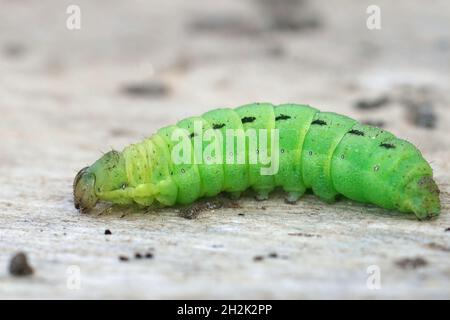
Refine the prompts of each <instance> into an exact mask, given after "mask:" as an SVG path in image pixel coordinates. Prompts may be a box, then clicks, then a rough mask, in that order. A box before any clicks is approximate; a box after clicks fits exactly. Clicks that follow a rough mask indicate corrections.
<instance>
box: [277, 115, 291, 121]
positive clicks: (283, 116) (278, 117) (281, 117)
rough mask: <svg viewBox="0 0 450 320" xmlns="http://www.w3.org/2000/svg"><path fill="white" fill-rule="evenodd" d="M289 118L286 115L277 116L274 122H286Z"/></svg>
mask: <svg viewBox="0 0 450 320" xmlns="http://www.w3.org/2000/svg"><path fill="white" fill-rule="evenodd" d="M290 118H291V117H290V116H287V115H285V114H280V115H279V116H277V117H276V118H275V121H280V120H288V119H290Z"/></svg>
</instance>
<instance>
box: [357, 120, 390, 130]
mask: <svg viewBox="0 0 450 320" xmlns="http://www.w3.org/2000/svg"><path fill="white" fill-rule="evenodd" d="M361 123H362V124H365V125H368V126H372V127H378V128H384V126H385V123H384V121H383V120H361Z"/></svg>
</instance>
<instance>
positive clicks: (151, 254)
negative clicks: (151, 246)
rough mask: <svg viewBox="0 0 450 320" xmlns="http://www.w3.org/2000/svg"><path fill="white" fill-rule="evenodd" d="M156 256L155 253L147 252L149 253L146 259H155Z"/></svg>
mask: <svg viewBox="0 0 450 320" xmlns="http://www.w3.org/2000/svg"><path fill="white" fill-rule="evenodd" d="M154 256H155V255H154V254H153V253H151V252H147V253H146V254H145V259H153V257H154Z"/></svg>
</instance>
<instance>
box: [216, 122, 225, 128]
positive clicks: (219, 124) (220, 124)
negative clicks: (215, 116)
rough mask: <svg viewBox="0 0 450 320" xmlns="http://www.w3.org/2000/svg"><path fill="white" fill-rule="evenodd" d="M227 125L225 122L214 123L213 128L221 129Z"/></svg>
mask: <svg viewBox="0 0 450 320" xmlns="http://www.w3.org/2000/svg"><path fill="white" fill-rule="evenodd" d="M223 127H225V123H214V124H213V129H221V128H223Z"/></svg>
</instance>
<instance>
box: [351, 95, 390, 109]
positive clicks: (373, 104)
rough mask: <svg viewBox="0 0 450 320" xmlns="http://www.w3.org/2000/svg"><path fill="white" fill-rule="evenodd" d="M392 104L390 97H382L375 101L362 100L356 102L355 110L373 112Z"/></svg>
mask: <svg viewBox="0 0 450 320" xmlns="http://www.w3.org/2000/svg"><path fill="white" fill-rule="evenodd" d="M389 102H390V99H389V97H388V96H380V97H377V98H375V99H361V100H358V101H356V103H355V108H357V109H360V110H373V109H378V108H381V107H383V106H385V105H387V104H388V103H389Z"/></svg>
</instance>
